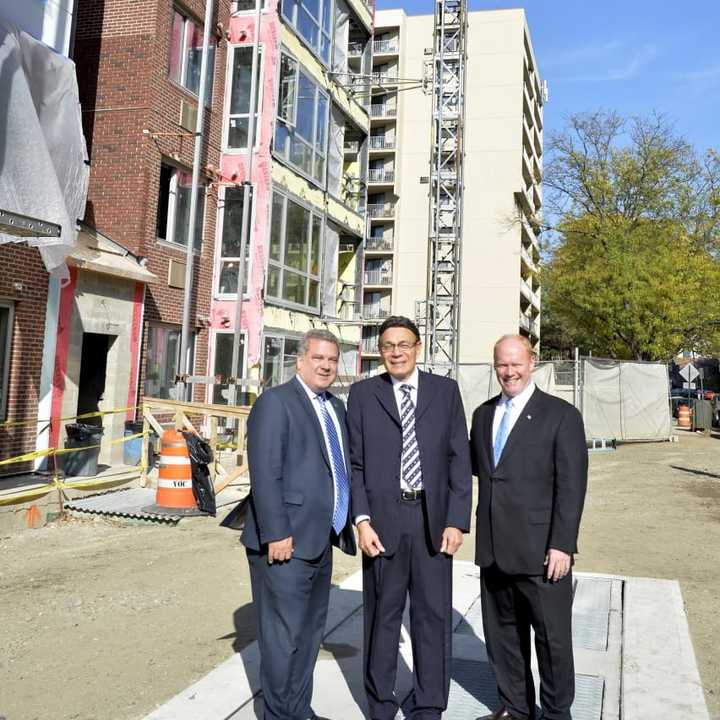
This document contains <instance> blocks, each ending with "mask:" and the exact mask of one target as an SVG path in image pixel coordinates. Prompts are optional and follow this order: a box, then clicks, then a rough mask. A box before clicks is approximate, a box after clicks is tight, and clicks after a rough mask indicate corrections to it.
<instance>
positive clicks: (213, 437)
mask: <svg viewBox="0 0 720 720" xmlns="http://www.w3.org/2000/svg"><path fill="white" fill-rule="evenodd" d="M217 427H218V422H217V418H216V417H215V416H214V415H213V416H212V417H211V418H210V449H211V450H212V454H213V459H212V462H211V463H210V480H211V481H212V483H213V484H214V483H215V477H216V475H217V466H218V465H219V463H218V459H217V439H218V437H217Z"/></svg>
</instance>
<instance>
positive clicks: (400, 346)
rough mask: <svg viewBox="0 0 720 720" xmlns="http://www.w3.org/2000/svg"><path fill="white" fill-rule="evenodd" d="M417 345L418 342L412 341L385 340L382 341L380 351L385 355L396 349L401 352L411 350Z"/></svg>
mask: <svg viewBox="0 0 720 720" xmlns="http://www.w3.org/2000/svg"><path fill="white" fill-rule="evenodd" d="M416 345H417V343H416V342H414V343H410V342H400V343H391V342H385V343H380V352H381V353H382V354H383V355H389V354H390V353H392V352H394V351H395V350H396V349H397V350H399V351H400V352H404V353H406V352H410V350H412V349H413V348H414V347H415V346H416Z"/></svg>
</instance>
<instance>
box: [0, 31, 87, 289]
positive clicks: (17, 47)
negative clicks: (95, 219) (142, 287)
mask: <svg viewBox="0 0 720 720" xmlns="http://www.w3.org/2000/svg"><path fill="white" fill-rule="evenodd" d="M86 160H87V149H86V147H85V138H84V136H83V133H82V121H81V115H80V101H79V96H78V88H77V79H76V76H75V64H74V63H73V62H72V61H71V60H68V59H67V58H66V57H63V56H62V55H60V54H58V53H56V52H54V51H53V50H51V49H50V48H48V47H47V46H46V45H44V44H43V43H41V42H39V41H38V40H35V39H34V38H32V37H31V36H30V35H28V34H27V33H24V32H20V31H17V30H16V29H14V28H13V27H12V26H10V25H8V24H6V23H3V22H1V21H0V209H3V210H7V211H9V212H15V213H19V214H21V215H29V216H30V217H33V218H36V219H38V220H44V221H46V222H50V223H56V224H58V225H60V227H61V233H60V237H59V238H19V237H16V236H14V235H5V234H2V233H0V243H5V242H28V244H29V245H34V246H37V247H38V248H39V249H40V254H41V256H42V258H43V262H44V263H45V267H46V268H47V269H48V271H50V272H58V273H60V274H63V275H66V274H67V269H66V267H65V257H66V256H67V255H68V254H69V253H70V251H71V248H72V246H73V245H74V244H75V239H76V237H77V220H78V219H79V218H82V217H83V216H84V214H85V201H86V199H87V186H88V177H89V168H88V165H87V164H86Z"/></svg>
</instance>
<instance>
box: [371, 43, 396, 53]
mask: <svg viewBox="0 0 720 720" xmlns="http://www.w3.org/2000/svg"><path fill="white" fill-rule="evenodd" d="M398 50H399V46H398V42H397V40H375V41H374V42H373V54H374V55H383V54H385V55H388V54H390V55H394V54H397V52H398Z"/></svg>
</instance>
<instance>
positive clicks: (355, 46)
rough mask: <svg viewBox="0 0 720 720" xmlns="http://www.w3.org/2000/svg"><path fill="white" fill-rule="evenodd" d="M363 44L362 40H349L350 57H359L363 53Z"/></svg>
mask: <svg viewBox="0 0 720 720" xmlns="http://www.w3.org/2000/svg"><path fill="white" fill-rule="evenodd" d="M362 52H363V44H362V43H361V42H349V43H348V55H349V56H350V57H357V56H358V55H362Z"/></svg>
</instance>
